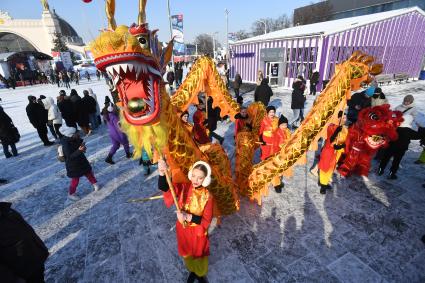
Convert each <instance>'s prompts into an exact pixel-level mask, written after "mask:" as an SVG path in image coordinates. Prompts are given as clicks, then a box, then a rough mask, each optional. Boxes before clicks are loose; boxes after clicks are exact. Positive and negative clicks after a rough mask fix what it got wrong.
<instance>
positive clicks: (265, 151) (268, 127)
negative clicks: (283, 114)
mask: <svg viewBox="0 0 425 283" xmlns="http://www.w3.org/2000/svg"><path fill="white" fill-rule="evenodd" d="M278 121H279V119H278V118H277V117H273V118H272V119H270V118H269V117H267V116H266V117H265V118H264V119H263V121H261V125H260V136H261V137H262V140H263V141H264V142H265V143H266V144H265V145H262V146H261V160H265V159H266V158H267V157H269V156H270V155H272V154H273V135H274V132H275V131H276V129H277V123H278Z"/></svg>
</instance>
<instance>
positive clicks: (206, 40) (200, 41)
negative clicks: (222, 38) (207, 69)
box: [195, 33, 221, 55]
mask: <svg viewBox="0 0 425 283" xmlns="http://www.w3.org/2000/svg"><path fill="white" fill-rule="evenodd" d="M216 39H217V38H216ZM195 44H197V45H198V54H209V55H212V54H213V47H214V44H213V39H212V37H211V35H209V34H207V33H201V34H198V35H197V36H196V37H195ZM220 47H221V44H220V43H219V42H218V41H217V40H216V41H215V48H220Z"/></svg>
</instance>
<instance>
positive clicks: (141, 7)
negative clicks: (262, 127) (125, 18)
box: [138, 0, 148, 25]
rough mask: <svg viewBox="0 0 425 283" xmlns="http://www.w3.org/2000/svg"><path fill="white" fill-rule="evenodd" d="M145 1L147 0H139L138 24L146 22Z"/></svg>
mask: <svg viewBox="0 0 425 283" xmlns="http://www.w3.org/2000/svg"><path fill="white" fill-rule="evenodd" d="M146 2H148V0H139V17H138V23H139V25H141V24H144V23H146V10H145V8H146Z"/></svg>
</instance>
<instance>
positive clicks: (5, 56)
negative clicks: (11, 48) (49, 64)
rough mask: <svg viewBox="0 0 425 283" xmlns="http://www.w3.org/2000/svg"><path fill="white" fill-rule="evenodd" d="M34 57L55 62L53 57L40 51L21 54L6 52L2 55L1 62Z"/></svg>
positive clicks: (0, 54) (0, 56) (22, 52)
mask: <svg viewBox="0 0 425 283" xmlns="http://www.w3.org/2000/svg"><path fill="white" fill-rule="evenodd" d="M28 56H34V58H35V59H38V60H53V58H52V56H50V55H47V54H45V53H42V52H38V51H21V52H6V53H0V62H7V61H11V60H14V59H18V58H26V57H28Z"/></svg>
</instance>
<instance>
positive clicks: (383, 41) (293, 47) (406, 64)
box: [230, 7, 425, 87]
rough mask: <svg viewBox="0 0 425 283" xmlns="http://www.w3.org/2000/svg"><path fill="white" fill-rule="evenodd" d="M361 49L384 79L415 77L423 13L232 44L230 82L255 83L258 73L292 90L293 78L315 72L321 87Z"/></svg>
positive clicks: (424, 49)
mask: <svg viewBox="0 0 425 283" xmlns="http://www.w3.org/2000/svg"><path fill="white" fill-rule="evenodd" d="M355 50H360V51H363V52H365V53H367V54H369V55H372V56H374V57H375V61H376V62H378V63H383V64H384V71H383V73H384V74H397V73H407V74H409V76H410V77H418V75H419V72H420V70H421V69H422V67H423V60H424V55H425V12H424V11H422V10H421V9H419V8H417V7H414V8H408V9H400V10H395V11H390V12H383V13H378V14H374V15H366V16H360V17H353V18H346V19H340V20H334V21H328V22H322V23H316V24H312V25H305V26H297V27H292V28H288V29H284V30H280V31H275V32H272V33H268V34H265V35H260V36H256V37H252V38H248V39H244V40H241V41H238V42H235V43H234V44H232V45H231V51H230V55H231V67H230V71H231V73H230V74H231V77H234V75H235V74H236V73H239V74H240V75H241V76H242V79H243V80H244V81H247V82H255V81H256V79H257V72H258V70H261V71H263V73H264V75H265V76H266V77H268V78H269V82H270V84H271V85H275V86H285V87H290V86H291V85H292V82H293V80H294V78H296V77H297V75H302V76H303V77H305V78H306V79H308V78H309V76H310V74H311V73H312V72H313V71H314V70H317V71H319V74H320V84H319V85H321V84H322V82H323V80H328V79H330V78H331V77H332V75H333V73H334V71H335V65H336V64H338V63H341V62H342V61H344V60H346V59H347V58H349V57H350V55H351V54H352V53H353V52H354V51H355Z"/></svg>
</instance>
